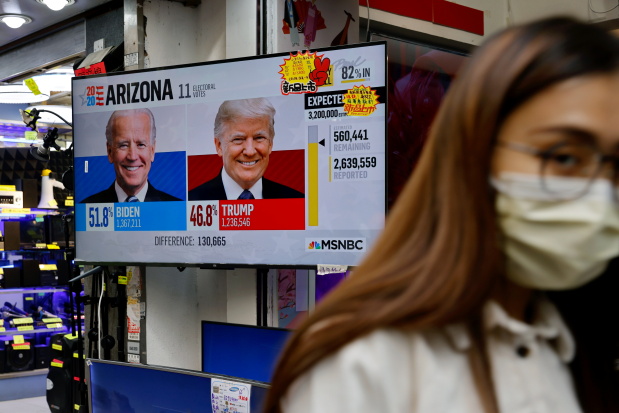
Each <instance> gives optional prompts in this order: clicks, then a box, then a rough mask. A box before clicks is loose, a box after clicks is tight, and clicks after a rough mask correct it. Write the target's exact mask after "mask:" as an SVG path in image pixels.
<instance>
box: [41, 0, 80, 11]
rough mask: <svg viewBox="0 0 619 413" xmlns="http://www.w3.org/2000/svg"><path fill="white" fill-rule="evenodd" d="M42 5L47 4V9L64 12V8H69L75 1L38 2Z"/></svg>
mask: <svg viewBox="0 0 619 413" xmlns="http://www.w3.org/2000/svg"><path fill="white" fill-rule="evenodd" d="M37 2H39V3H41V4H45V5H46V6H47V7H49V8H50V9H52V10H54V11H58V10H62V9H63V8H64V6H69V5H71V4H73V3H75V0H37Z"/></svg>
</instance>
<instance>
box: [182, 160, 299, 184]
mask: <svg viewBox="0 0 619 413" xmlns="http://www.w3.org/2000/svg"><path fill="white" fill-rule="evenodd" d="M222 167H223V163H222V161H221V158H220V157H219V155H194V156H188V157H187V189H188V190H189V191H190V190H192V189H193V188H195V187H197V186H199V185H202V184H203V183H205V182H206V181H209V180H211V179H213V178H215V177H216V176H217V174H219V171H220V170H221V168H222ZM264 177H265V178H267V179H270V180H271V181H275V182H277V183H280V184H283V185H286V186H289V187H291V188H293V189H296V190H297V191H299V192H302V193H305V151H304V150H302V149H295V150H289V151H273V152H271V155H269V166H268V168H267V170H266V172H265V173H264Z"/></svg>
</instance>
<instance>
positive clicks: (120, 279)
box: [118, 275, 127, 285]
mask: <svg viewBox="0 0 619 413" xmlns="http://www.w3.org/2000/svg"><path fill="white" fill-rule="evenodd" d="M118 284H119V285H127V277H126V276H124V275H119V276H118Z"/></svg>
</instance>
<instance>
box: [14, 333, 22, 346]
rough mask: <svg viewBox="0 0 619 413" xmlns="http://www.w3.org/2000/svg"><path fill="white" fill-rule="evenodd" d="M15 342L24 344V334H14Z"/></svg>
mask: <svg viewBox="0 0 619 413" xmlns="http://www.w3.org/2000/svg"><path fill="white" fill-rule="evenodd" d="M13 343H15V344H24V336H22V335H21V334H16V335H14V336H13Z"/></svg>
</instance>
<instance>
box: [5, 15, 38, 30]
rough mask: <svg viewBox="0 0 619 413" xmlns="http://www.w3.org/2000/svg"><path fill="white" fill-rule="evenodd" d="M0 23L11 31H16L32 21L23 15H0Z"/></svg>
mask: <svg viewBox="0 0 619 413" xmlns="http://www.w3.org/2000/svg"><path fill="white" fill-rule="evenodd" d="M0 21H1V22H2V23H4V24H6V25H7V26H9V27H10V28H11V29H18V28H20V27H21V26H22V25H24V24H26V23H30V22H31V21H32V19H31V18H30V17H28V16H24V15H23V14H0Z"/></svg>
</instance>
